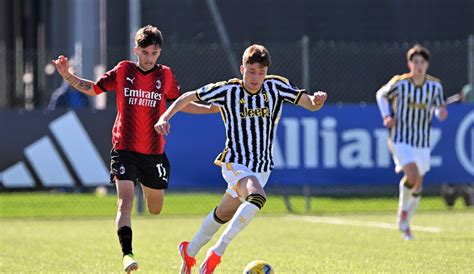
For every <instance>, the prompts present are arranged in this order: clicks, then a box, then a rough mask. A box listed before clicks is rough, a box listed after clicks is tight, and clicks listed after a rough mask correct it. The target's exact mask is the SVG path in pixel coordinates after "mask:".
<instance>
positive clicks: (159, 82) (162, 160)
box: [52, 25, 217, 273]
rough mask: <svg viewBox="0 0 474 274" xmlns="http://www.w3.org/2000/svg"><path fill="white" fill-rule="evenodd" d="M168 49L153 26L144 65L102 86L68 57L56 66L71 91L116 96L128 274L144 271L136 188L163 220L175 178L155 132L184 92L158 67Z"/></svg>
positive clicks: (117, 171) (122, 70)
mask: <svg viewBox="0 0 474 274" xmlns="http://www.w3.org/2000/svg"><path fill="white" fill-rule="evenodd" d="M162 44H163V37H162V34H161V32H160V30H158V28H156V27H153V26H150V25H148V26H145V27H143V28H141V29H139V30H138V31H137V33H136V35H135V48H134V53H135V55H136V56H137V60H138V62H136V63H135V62H131V61H122V62H120V63H118V65H117V66H115V67H114V68H113V69H112V70H110V71H108V72H106V73H105V74H104V75H103V76H102V77H101V78H100V79H99V80H98V81H97V82H96V83H94V82H92V81H90V80H85V79H81V78H79V77H77V76H76V75H74V74H72V73H70V72H69V70H68V69H69V66H68V58H67V57H64V56H62V55H61V56H59V57H58V59H57V60H53V61H52V62H53V64H54V65H55V66H56V68H57V70H58V72H59V74H61V76H62V77H63V78H64V80H65V81H67V82H68V83H69V85H71V86H72V87H74V88H75V89H77V90H79V91H81V92H83V93H85V94H87V95H90V96H95V95H97V94H100V93H102V92H106V91H111V90H114V91H115V92H116V101H117V117H116V119H115V124H114V127H113V131H112V135H113V137H112V145H113V149H112V152H111V164H110V166H111V182H112V183H115V185H116V188H117V196H118V202H117V207H118V210H117V217H116V225H117V234H118V238H119V241H120V245H121V247H122V253H123V268H124V270H125V271H126V272H128V273H129V272H131V271H134V270H137V269H138V263H137V261H136V260H135V258H134V256H133V253H132V228H131V227H132V225H131V213H132V208H133V199H134V193H135V191H134V185H135V183H136V182H137V181H138V182H140V185H141V188H142V190H143V195H144V198H145V200H146V204H147V207H148V211H149V212H150V213H151V214H159V213H160V212H161V209H162V207H163V197H164V189H166V188H167V187H168V179H169V175H170V164H169V161H168V159H167V157H166V154H165V152H164V146H165V139H164V137H163V136H162V135H159V134H157V133H156V132H155V130H154V129H153V125H154V122H155V121H156V120H158V119H159V118H160V116H161V114H162V113H163V112H164V111H165V110H166V101H172V100H175V99H176V98H178V97H179V96H180V92H179V85H178V82H177V81H176V79H175V77H174V75H173V73H172V71H171V69H170V68H169V67H166V66H164V65H160V64H157V63H156V61H157V59H158V57H159V56H160V53H161V48H162ZM216 111H217V108H215V109H213V108H211V107H209V106H202V105H198V104H192V105H188V106H187V108H186V112H190V113H211V112H216Z"/></svg>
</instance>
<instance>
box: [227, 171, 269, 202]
mask: <svg viewBox="0 0 474 274" xmlns="http://www.w3.org/2000/svg"><path fill="white" fill-rule="evenodd" d="M270 173H271V171H267V172H261V173H258V172H253V171H252V170H251V169H249V168H248V167H246V166H244V165H240V164H235V163H222V177H224V180H225V181H226V182H227V190H226V192H227V193H229V194H230V195H231V196H232V197H233V198H237V197H239V195H238V194H237V191H235V188H236V186H237V183H238V182H239V180H240V179H242V178H244V177H249V176H254V177H256V178H257V180H258V182H259V183H260V185H261V186H262V188H263V187H265V184H266V183H267V181H268V177H270Z"/></svg>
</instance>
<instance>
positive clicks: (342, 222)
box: [288, 215, 441, 233]
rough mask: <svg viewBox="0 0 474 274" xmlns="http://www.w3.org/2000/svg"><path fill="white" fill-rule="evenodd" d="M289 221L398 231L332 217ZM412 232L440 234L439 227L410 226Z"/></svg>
mask: <svg viewBox="0 0 474 274" xmlns="http://www.w3.org/2000/svg"><path fill="white" fill-rule="evenodd" d="M288 218H290V219H295V220H301V221H306V222H312V223H322V224H334V225H350V226H361V227H375V228H383V229H392V230H398V226H396V225H394V224H389V223H382V222H371V221H359V220H351V219H342V218H332V217H316V216H294V215H292V216H288ZM410 228H411V230H413V231H422V232H430V233H440V232H441V228H439V227H429V226H411V227H410Z"/></svg>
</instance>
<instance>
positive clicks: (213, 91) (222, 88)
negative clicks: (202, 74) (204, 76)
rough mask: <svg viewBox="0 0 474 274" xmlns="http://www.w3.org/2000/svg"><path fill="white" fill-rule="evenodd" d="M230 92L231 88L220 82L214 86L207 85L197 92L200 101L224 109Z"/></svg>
mask: <svg viewBox="0 0 474 274" xmlns="http://www.w3.org/2000/svg"><path fill="white" fill-rule="evenodd" d="M228 90H229V86H228V85H226V82H225V81H224V82H218V83H213V84H208V85H205V86H203V87H201V88H199V89H197V90H196V96H197V97H198V99H199V100H201V101H203V102H205V103H210V104H213V105H216V106H218V107H222V106H224V105H225V98H226V94H227V92H228Z"/></svg>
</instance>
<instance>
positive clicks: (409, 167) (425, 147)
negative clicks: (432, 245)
mask: <svg viewBox="0 0 474 274" xmlns="http://www.w3.org/2000/svg"><path fill="white" fill-rule="evenodd" d="M429 60H430V53H429V51H428V50H427V49H426V48H424V47H422V46H420V45H415V46H414V47H412V48H411V49H410V50H408V52H407V61H408V68H409V69H410V73H406V74H402V75H396V76H394V77H393V78H392V79H391V80H390V81H389V82H388V83H387V84H386V85H384V86H383V87H382V88H381V89H380V90H379V91H377V95H376V97H377V103H378V106H379V109H380V113H381V115H382V118H383V124H384V126H385V127H387V128H389V129H390V139H389V148H390V150H391V152H392V155H393V161H394V162H395V171H396V172H397V173H399V172H401V171H403V173H404V176H403V178H402V179H401V181H400V196H399V208H398V214H397V224H398V227H399V229H400V231H401V232H402V233H403V235H404V238H405V239H406V240H412V239H413V234H412V232H411V230H410V220H411V218H412V216H413V214H414V213H415V210H416V208H417V207H418V205H419V203H420V199H421V190H422V184H423V176H424V175H425V174H426V172H428V171H429V170H430V129H431V120H432V117H433V112H434V113H435V114H436V116H437V118H438V119H439V120H440V121H444V120H445V119H446V118H447V115H448V112H447V110H446V106H445V102H444V97H443V87H442V86H441V82H440V80H439V79H436V78H434V77H432V76H430V75H427V74H426V71H427V70H428V66H429ZM389 101H392V107H390V104H389Z"/></svg>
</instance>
